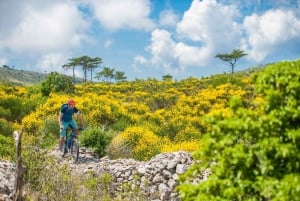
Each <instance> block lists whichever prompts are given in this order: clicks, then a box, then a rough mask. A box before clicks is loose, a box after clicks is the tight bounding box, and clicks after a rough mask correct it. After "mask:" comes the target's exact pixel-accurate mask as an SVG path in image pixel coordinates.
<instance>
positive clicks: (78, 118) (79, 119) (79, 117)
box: [76, 112, 83, 127]
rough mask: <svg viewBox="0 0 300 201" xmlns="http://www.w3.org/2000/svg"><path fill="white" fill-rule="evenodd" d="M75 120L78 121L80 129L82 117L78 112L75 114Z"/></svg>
mask: <svg viewBox="0 0 300 201" xmlns="http://www.w3.org/2000/svg"><path fill="white" fill-rule="evenodd" d="M76 117H77V120H78V121H79V124H80V127H83V120H82V116H81V115H80V113H79V112H77V113H76Z"/></svg>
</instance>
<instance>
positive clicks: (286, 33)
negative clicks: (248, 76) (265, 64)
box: [244, 10, 300, 61]
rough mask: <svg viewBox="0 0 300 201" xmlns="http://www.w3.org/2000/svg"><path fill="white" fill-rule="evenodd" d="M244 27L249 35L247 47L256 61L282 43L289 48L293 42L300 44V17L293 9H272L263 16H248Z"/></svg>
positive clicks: (250, 55)
mask: <svg viewBox="0 0 300 201" xmlns="http://www.w3.org/2000/svg"><path fill="white" fill-rule="evenodd" d="M244 29H245V30H246V33H247V35H248V36H247V37H248V40H247V41H246V44H245V47H247V48H248V50H247V52H248V54H249V57H250V58H251V59H253V60H256V61H262V60H263V59H264V58H265V57H266V56H267V55H269V54H271V53H273V52H275V51H278V48H279V47H280V46H281V48H282V45H283V46H285V47H286V48H287V49H288V46H289V45H290V46H292V45H293V44H292V43H294V45H299V44H300V18H297V17H296V16H295V14H294V13H293V12H292V11H291V10H270V11H267V12H266V13H264V14H263V15H261V16H258V15H256V14H253V15H252V16H248V17H246V18H245V20H244ZM295 41H298V43H295Z"/></svg>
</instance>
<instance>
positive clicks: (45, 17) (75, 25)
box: [0, 0, 88, 54]
mask: <svg viewBox="0 0 300 201" xmlns="http://www.w3.org/2000/svg"><path fill="white" fill-rule="evenodd" d="M7 2H8V1H7ZM7 2H6V3H5V5H4V6H5V7H2V9H1V10H6V9H8V10H10V11H11V10H14V12H13V13H14V14H16V16H14V17H12V18H11V19H10V18H9V17H8V16H5V15H6V14H7V13H2V14H0V18H5V19H6V21H2V20H1V21H0V23H1V24H0V27H1V28H2V27H4V26H7V29H6V31H3V32H2V31H1V35H0V49H3V48H7V49H9V50H10V51H13V52H17V53H25V52H26V53H30V52H33V53H37V54H40V53H47V52H51V51H56V50H67V49H68V48H70V47H74V46H78V45H79V44H80V43H81V42H82V41H83V40H86V39H87V37H86V35H85V34H84V32H85V31H86V29H87V28H88V23H87V22H86V21H84V19H83V17H82V16H81V14H80V12H79V11H78V9H77V6H76V4H74V2H72V1H63V2H61V1H51V0H49V1H42V2H39V1H31V0H29V1H26V2H19V1H18V3H20V4H21V5H19V6H17V7H14V6H15V5H16V4H17V3H16V1H9V2H10V3H7Z"/></svg>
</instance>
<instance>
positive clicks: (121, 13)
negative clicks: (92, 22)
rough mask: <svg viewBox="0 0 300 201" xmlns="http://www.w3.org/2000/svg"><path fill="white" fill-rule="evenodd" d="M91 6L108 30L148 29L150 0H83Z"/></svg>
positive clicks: (150, 26) (149, 24)
mask: <svg viewBox="0 0 300 201" xmlns="http://www.w3.org/2000/svg"><path fill="white" fill-rule="evenodd" d="M83 1H84V2H85V3H87V4H89V5H91V6H92V9H93V12H94V15H95V18H96V20H98V21H99V22H100V23H101V25H102V26H103V27H104V28H106V29H109V30H112V31H116V30H119V29H135V30H145V31H150V30H152V29H153V28H154V26H155V24H154V22H153V21H152V20H151V19H150V17H149V15H150V11H151V2H150V0H122V1H120V0H109V1H108V0H83Z"/></svg>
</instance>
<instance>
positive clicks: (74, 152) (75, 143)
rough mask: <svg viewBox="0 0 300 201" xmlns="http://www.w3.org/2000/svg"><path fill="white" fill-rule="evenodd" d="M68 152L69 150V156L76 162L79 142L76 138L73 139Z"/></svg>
mask: <svg viewBox="0 0 300 201" xmlns="http://www.w3.org/2000/svg"><path fill="white" fill-rule="evenodd" d="M70 152H71V157H72V160H73V162H74V163H76V162H77V161H78V158H79V143H78V141H77V139H73V141H72V144H71V148H70Z"/></svg>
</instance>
